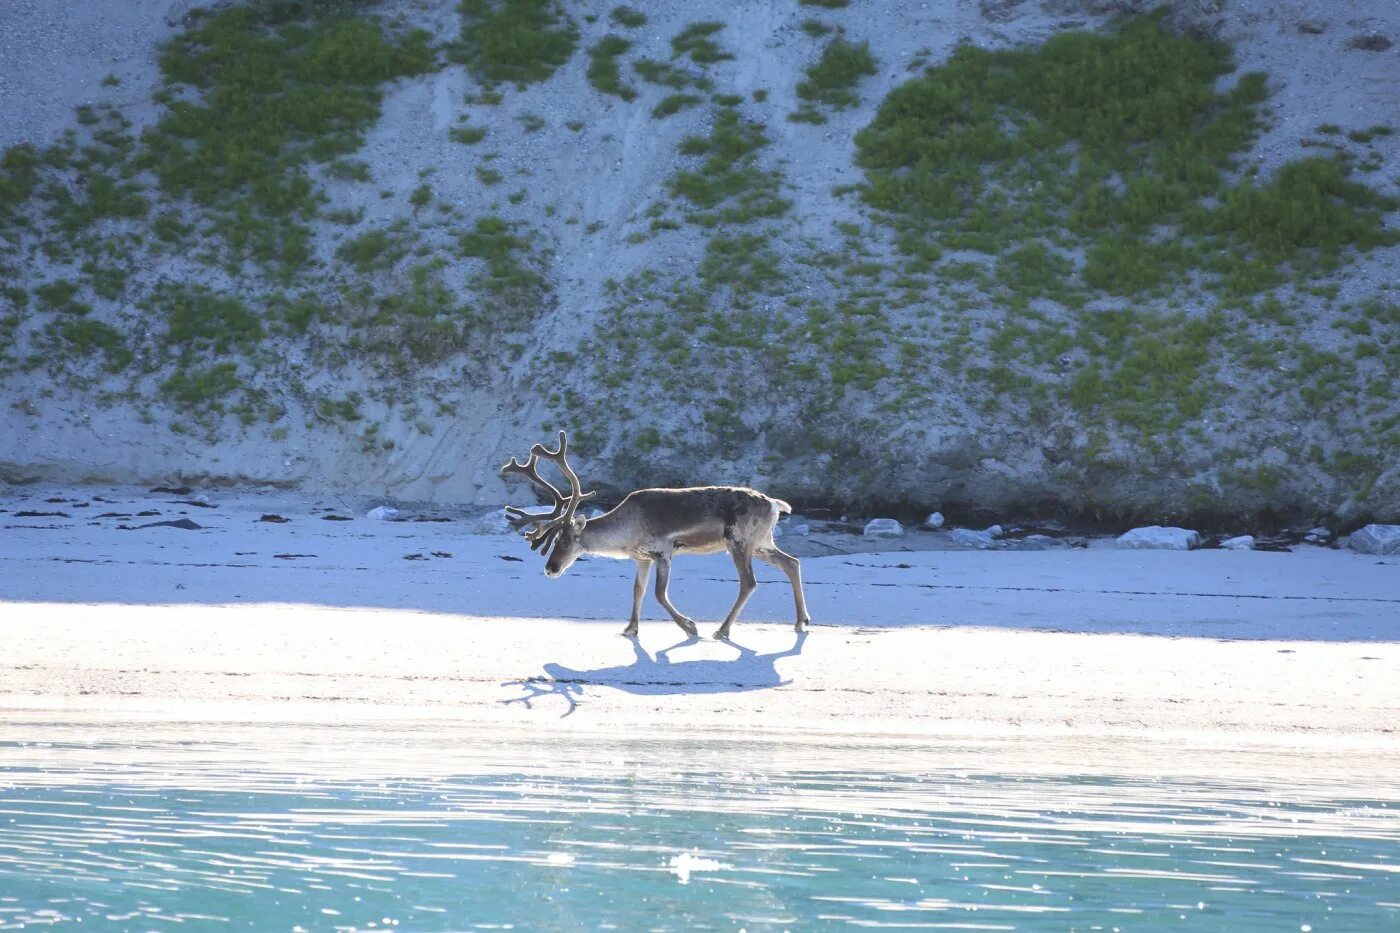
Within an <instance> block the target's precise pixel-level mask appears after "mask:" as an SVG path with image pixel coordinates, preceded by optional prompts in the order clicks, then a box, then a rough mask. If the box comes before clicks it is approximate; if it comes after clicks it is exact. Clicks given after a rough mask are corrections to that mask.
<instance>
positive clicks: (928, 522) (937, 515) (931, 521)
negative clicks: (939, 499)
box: [924, 512, 943, 531]
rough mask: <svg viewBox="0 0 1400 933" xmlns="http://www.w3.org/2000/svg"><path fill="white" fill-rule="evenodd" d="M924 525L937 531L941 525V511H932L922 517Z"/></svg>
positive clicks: (930, 529)
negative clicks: (924, 517)
mask: <svg viewBox="0 0 1400 933" xmlns="http://www.w3.org/2000/svg"><path fill="white" fill-rule="evenodd" d="M924 527H925V528H927V529H928V530H929V531H937V530H938V529H940V528H942V527H943V513H942V512H934V513H932V514H930V515H929V517H928V518H926V519H924Z"/></svg>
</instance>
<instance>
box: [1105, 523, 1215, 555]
mask: <svg viewBox="0 0 1400 933" xmlns="http://www.w3.org/2000/svg"><path fill="white" fill-rule="evenodd" d="M1118 546H1119V547H1121V548H1129V549H1151V550H1162V551H1189V550H1191V549H1193V548H1198V547H1200V546H1201V533H1200V532H1198V531H1191V530H1190V529H1188V528H1170V527H1163V526H1162V525H1147V526H1145V527H1143V528H1134V529H1133V530H1132V531H1128V532H1125V533H1123V534H1121V535H1119V536H1118Z"/></svg>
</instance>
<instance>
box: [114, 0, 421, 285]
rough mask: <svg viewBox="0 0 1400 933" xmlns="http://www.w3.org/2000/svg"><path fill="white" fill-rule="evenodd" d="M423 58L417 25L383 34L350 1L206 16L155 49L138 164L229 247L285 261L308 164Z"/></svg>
mask: <svg viewBox="0 0 1400 933" xmlns="http://www.w3.org/2000/svg"><path fill="white" fill-rule="evenodd" d="M432 63H433V53H432V51H431V49H430V48H429V45H428V35H427V34H426V33H425V32H422V31H417V32H411V33H408V34H406V35H404V36H402V37H401V38H399V39H397V40H394V39H391V38H390V37H389V36H388V35H387V34H386V33H385V31H384V30H383V28H382V27H381V26H380V25H378V24H377V23H375V22H373V21H372V20H369V19H367V18H364V17H363V16H358V15H355V14H354V12H353V5H346V4H331V5H325V6H323V5H319V4H314V3H309V2H284V3H267V4H258V5H255V6H240V7H233V8H231V9H228V10H225V11H224V12H221V13H217V14H213V15H209V14H205V15H203V16H201V17H200V18H199V19H198V20H197V23H196V25H195V26H193V27H192V28H191V29H189V30H187V31H186V32H185V33H182V34H181V35H180V36H178V37H176V38H175V39H173V40H171V41H170V42H169V43H167V45H166V46H165V47H164V49H163V50H162V52H161V57H160V66H161V71H162V73H163V74H164V76H165V82H166V88H167V92H166V95H165V97H166V100H167V101H168V103H167V112H166V115H165V116H164V117H163V118H162V119H161V120H160V122H159V123H157V124H156V126H155V128H154V130H153V131H152V132H149V133H148V134H147V135H146V136H145V137H143V140H144V143H145V151H144V152H143V153H142V155H141V156H140V158H139V164H140V165H142V166H143V167H147V168H150V169H151V170H152V171H154V172H155V173H156V175H157V177H158V178H159V179H160V184H161V187H162V189H164V190H165V191H166V192H167V193H169V194H171V195H175V196H186V195H187V196H189V197H191V198H192V199H193V200H194V201H195V202H196V203H197V204H199V205H201V206H203V207H205V208H207V209H211V210H214V211H216V212H217V213H218V214H219V215H220V218H221V219H220V224H219V228H220V230H221V232H222V234H223V236H224V238H225V239H226V240H227V241H228V242H229V243H230V244H231V245H232V246H234V247H235V248H236V249H239V250H240V251H244V252H246V253H247V254H249V255H251V256H252V257H253V258H254V259H256V260H258V261H260V262H265V263H273V264H277V265H280V266H282V267H283V268H285V269H295V268H297V267H300V266H301V265H302V264H303V263H305V261H306V259H307V258H308V251H307V250H308V241H309V238H310V237H309V231H308V230H307V228H306V227H305V225H304V222H305V221H307V220H309V219H310V218H311V217H312V216H314V214H315V210H316V203H317V196H316V186H315V184H314V183H313V181H312V179H311V176H310V175H309V174H308V173H307V171H306V166H307V165H308V164H309V163H313V162H330V161H332V160H334V159H336V158H338V157H341V156H344V155H346V154H348V153H349V152H351V151H353V150H355V149H356V148H358V147H359V145H360V143H361V140H362V134H363V132H364V131H365V129H367V128H368V126H369V125H370V124H371V123H372V122H373V121H374V120H375V119H377V118H378V116H379V103H380V99H381V96H382V95H381V91H380V85H381V84H382V83H383V82H385V81H388V80H390V79H392V78H395V77H398V76H401V75H408V74H418V73H421V72H423V71H425V70H427V69H428V68H430V67H431V66H432Z"/></svg>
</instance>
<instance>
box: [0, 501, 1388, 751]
mask: <svg viewBox="0 0 1400 933" xmlns="http://www.w3.org/2000/svg"><path fill="white" fill-rule="evenodd" d="M94 497H98V498H94ZM48 498H64V499H66V500H68V501H66V502H58V503H48V502H45V501H44V500H45V499H48ZM175 498H178V497H174V496H169V495H151V494H147V493H145V492H144V491H140V490H95V489H91V488H89V489H81V490H71V489H70V490H54V489H48V488H45V489H39V488H36V487H25V488H23V489H22V490H15V489H11V490H10V492H9V494H8V495H4V496H0V508H3V509H5V510H6V511H5V512H3V513H0V529H3V530H0V614H3V615H2V616H0V617H2V618H3V630H4V633H5V640H4V651H3V654H2V655H0V710H3V713H0V719H3V720H7V721H8V722H9V723H10V724H11V725H13V724H15V723H19V722H31V723H34V722H48V723H60V722H68V723H76V722H85V721H100V720H121V721H133V720H148V719H155V720H161V721H169V720H176V721H198V722H202V723H219V722H221V723H237V722H249V721H275V722H285V723H303V724H305V723H319V722H336V721H343V720H347V719H351V720H356V721H367V720H381V721H383V720H389V721H410V720H413V721H417V720H422V719H432V720H437V721H439V722H441V721H442V720H448V721H450V722H452V723H453V724H454V726H455V724H460V725H461V726H463V727H464V728H466V729H468V730H472V731H476V730H483V731H484V730H488V729H497V730H500V729H505V730H507V731H510V732H515V731H516V730H526V731H524V732H523V733H521V734H524V735H528V734H529V731H528V730H539V732H540V734H541V735H542V736H545V735H554V734H556V731H557V730H566V731H572V732H577V733H580V734H583V733H587V732H589V731H598V730H603V731H610V732H614V733H618V732H620V733H623V734H632V735H651V734H658V733H664V734H673V735H674V734H682V733H684V734H688V735H697V734H698V735H707V734H722V735H729V736H731V737H732V736H734V735H736V734H737V735H754V736H758V735H766V736H770V737H771V736H779V737H782V738H785V739H786V738H793V737H798V738H801V737H803V736H820V737H830V736H833V735H837V734H847V735H850V734H855V735H872V734H879V735H884V736H891V737H893V736H903V737H906V738H908V737H920V736H924V737H927V736H950V735H951V736H957V735H961V736H982V737H987V736H1000V737H1014V736H1037V737H1046V736H1060V737H1082V738H1096V739H1104V738H1113V737H1125V738H1134V739H1143V740H1148V741H1149V742H1159V741H1161V740H1162V739H1164V738H1167V737H1175V738H1177V739H1181V740H1185V741H1189V742H1190V743H1192V744H1195V745H1215V746H1217V747H1220V746H1241V745H1250V744H1262V745H1268V746H1276V747H1291V748H1294V749H1306V750H1310V751H1311V752H1312V753H1318V752H1324V753H1330V752H1334V751H1343V750H1346V751H1349V752H1352V753H1355V752H1365V753H1366V754H1365V755H1364V756H1359V757H1358V758H1357V761H1358V762H1360V761H1363V760H1369V761H1371V762H1373V763H1374V762H1375V761H1378V760H1389V757H1390V756H1392V755H1396V756H1400V740H1397V730H1398V729H1400V687H1397V684H1400V644H1398V643H1397V642H1400V559H1395V558H1381V559H1378V558H1374V557H1362V556H1359V555H1355V554H1351V553H1347V552H1342V551H1329V550H1323V549H1318V548H1303V549H1300V550H1298V551H1296V552H1294V553H1292V554H1272V553H1235V552H1223V551H1210V552H1192V553H1167V552H1120V551H1115V550H1112V549H1110V548H1100V547H1096V548H1091V549H1089V550H1074V551H1070V550H1060V551H1049V552H1038V553H1015V554H1013V553H988V552H953V551H942V552H938V551H931V552H920V553H899V554H863V555H850V556H831V557H824V558H806V559H804V561H803V566H804V572H805V574H806V577H807V581H808V584H807V585H808V599H809V601H810V603H811V605H812V611H813V615H814V617H815V618H816V620H817V622H818V625H817V626H816V627H814V629H813V631H812V632H811V634H810V635H809V636H808V637H806V638H805V639H801V640H799V639H798V638H797V637H796V635H795V633H794V632H793V631H792V630H791V628H790V621H789V620H790V616H791V611H792V607H791V602H790V596H789V593H788V590H787V586H786V583H785V582H782V581H780V579H779V578H778V577H777V575H776V574H775V573H774V572H771V571H769V570H768V568H766V567H764V568H762V569H760V571H759V575H760V580H761V581H762V583H763V585H762V586H761V587H760V589H759V591H758V593H757V594H756V595H755V597H754V599H753V600H752V601H751V603H750V604H749V608H748V610H747V611H746V613H745V616H744V618H743V620H742V621H741V622H740V624H739V625H738V626H737V627H736V629H735V640H734V643H732V644H723V643H717V642H712V641H699V642H691V643H684V639H683V636H682V635H681V633H680V632H679V631H678V630H677V629H676V628H675V626H674V625H673V624H672V623H671V622H669V621H661V617H662V616H661V613H660V612H659V609H658V607H656V606H655V603H654V601H653V600H652V599H651V598H650V597H648V602H647V608H646V621H644V622H643V626H642V635H641V639H640V642H639V644H637V645H634V643H633V642H631V641H629V640H627V639H625V638H621V637H619V634H618V633H619V632H620V631H621V629H622V626H623V624H624V618H625V614H626V611H627V609H628V601H629V598H630V586H629V584H630V580H631V565H630V564H624V563H618V562H612V561H602V560H594V561H588V562H586V563H580V564H578V565H576V567H575V569H574V570H573V571H571V572H570V573H569V574H568V575H567V576H565V577H564V578H563V579H561V580H558V581H550V580H547V579H545V578H544V577H543V575H542V574H541V573H540V570H539V563H540V562H539V559H538V557H537V556H535V555H532V554H530V553H529V551H528V550H527V548H526V547H525V545H524V544H523V543H522V542H520V541H518V540H516V539H514V538H511V537H483V536H475V535H470V534H467V533H466V530H465V529H466V527H467V525H466V523H464V522H463V521H460V520H458V521H451V522H446V523H383V522H372V521H369V520H367V519H365V518H364V516H363V511H362V510H361V509H357V510H354V511H351V510H347V509H343V508H339V507H337V508H336V511H337V512H338V513H339V514H342V515H347V514H353V515H354V521H350V522H330V521H324V520H322V519H320V518H319V517H318V516H319V515H320V514H321V512H319V511H313V509H314V508H316V507H318V506H320V507H325V506H334V505H335V504H334V503H320V504H318V503H313V502H310V501H305V500H297V499H294V498H290V497H287V496H285V495H283V496H281V497H280V498H277V499H275V500H274V499H270V498H268V497H259V496H254V495H250V494H242V495H240V496H233V495H231V494H230V495H228V496H227V497H224V496H220V495H219V494H218V493H214V494H213V501H214V503H215V504H216V505H217V507H216V508H197V507H191V506H183V505H177V504H173V503H172V500H173V499H175ZM99 499H106V500H109V501H106V502H103V501H99ZM77 502H88V503H89V504H88V505H87V506H86V507H79V506H78V505H77ZM143 509H155V510H159V511H160V512H161V514H160V515H159V516H150V517H146V518H141V519H130V520H128V519H120V518H106V519H99V518H97V517H96V515H97V514H99V513H101V512H117V513H122V514H132V513H134V512H137V511H140V510H143ZM26 510H28V511H62V512H65V513H67V515H68V516H70V517H69V518H66V519H65V518H17V517H15V513H16V512H19V511H26ZM274 511H275V512H278V513H280V514H282V515H284V516H286V517H287V518H289V519H291V521H290V522H289V523H287V524H268V523H261V522H258V521H257V518H258V517H259V515H261V514H262V513H264V512H274ZM182 512H183V513H187V517H189V518H192V519H194V520H195V521H197V522H198V523H200V524H201V525H205V526H207V527H206V528H205V529H204V530H200V531H185V530H180V529H174V528H147V529H140V530H129V531H128V530H118V529H117V528H116V526H117V525H119V524H135V523H139V522H149V521H157V520H161V519H170V518H179V517H182V516H181V514H180V513H182ZM434 551H438V552H442V553H445V554H450V555H451V556H447V557H434V556H431V554H432V552H434ZM413 553H419V554H422V555H424V556H425V557H426V559H425V560H421V561H418V560H405V559H404V557H405V555H408V554H413ZM278 554H301V555H308V556H304V557H298V558H290V559H288V558H278V557H276V556H274V555H278ZM510 557H518V558H523V560H522V561H519V562H517V561H512V560H506V559H503V558H510ZM901 565H903V566H901ZM734 587H735V584H734V580H733V569H732V566H730V565H729V563H728V561H727V559H721V558H691V559H689V560H683V561H681V562H679V563H678V569H677V572H676V574H675V576H674V578H673V584H672V596H673V598H674V600H675V601H676V603H677V604H678V605H679V606H680V607H681V609H682V610H683V611H686V612H689V613H691V614H692V615H694V616H696V617H697V618H700V619H711V620H713V619H715V618H718V617H719V616H720V615H722V614H723V612H724V610H725V609H727V607H728V604H729V601H730V600H731V599H732V597H733V591H734ZM713 628H714V624H713V622H712V623H710V624H708V625H702V631H703V632H706V633H708V632H709V631H712V630H713ZM667 649H669V650H667ZM468 734H470V732H469V733H468ZM1376 756H1382V758H1377V757H1376Z"/></svg>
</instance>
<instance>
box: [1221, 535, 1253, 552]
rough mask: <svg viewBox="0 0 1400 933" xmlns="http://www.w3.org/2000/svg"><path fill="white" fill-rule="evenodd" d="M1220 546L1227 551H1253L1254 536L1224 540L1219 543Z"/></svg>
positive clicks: (1239, 536) (1241, 536) (1237, 536)
mask: <svg viewBox="0 0 1400 933" xmlns="http://www.w3.org/2000/svg"><path fill="white" fill-rule="evenodd" d="M1220 546H1221V547H1223V548H1224V549H1225V550H1227V551H1252V550H1254V535H1236V536H1235V537H1233V538H1226V539H1225V540H1224V541H1221V542H1220Z"/></svg>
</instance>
